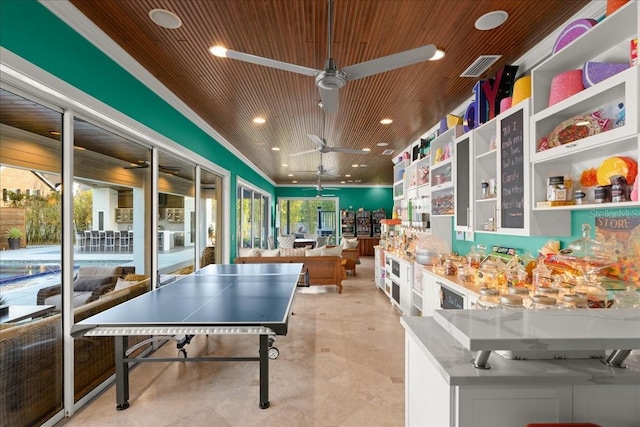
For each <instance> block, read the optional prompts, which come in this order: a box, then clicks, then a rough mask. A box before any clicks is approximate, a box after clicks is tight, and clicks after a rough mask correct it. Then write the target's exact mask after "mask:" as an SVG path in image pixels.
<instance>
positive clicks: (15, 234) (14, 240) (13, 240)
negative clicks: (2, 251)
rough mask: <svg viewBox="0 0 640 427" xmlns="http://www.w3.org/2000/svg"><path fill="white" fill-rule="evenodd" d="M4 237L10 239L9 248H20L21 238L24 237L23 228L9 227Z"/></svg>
mask: <svg viewBox="0 0 640 427" xmlns="http://www.w3.org/2000/svg"><path fill="white" fill-rule="evenodd" d="M4 237H6V238H7V240H8V241H9V249H19V248H20V240H21V239H22V230H20V229H19V228H18V227H11V228H9V229H8V230H7V231H6V233H5V234H4Z"/></svg>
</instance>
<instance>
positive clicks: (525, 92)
mask: <svg viewBox="0 0 640 427" xmlns="http://www.w3.org/2000/svg"><path fill="white" fill-rule="evenodd" d="M530 96H531V76H524V77H520V78H519V79H518V80H516V82H515V83H514V84H513V95H512V96H511V105H512V106H513V105H518V103H520V102H521V101H524V100H525V99H527V98H529V97H530Z"/></svg>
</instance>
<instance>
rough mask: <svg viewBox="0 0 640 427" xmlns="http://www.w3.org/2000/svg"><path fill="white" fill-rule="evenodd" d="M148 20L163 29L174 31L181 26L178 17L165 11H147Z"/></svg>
mask: <svg viewBox="0 0 640 427" xmlns="http://www.w3.org/2000/svg"><path fill="white" fill-rule="evenodd" d="M149 18H151V20H152V21H153V22H154V23H155V24H156V25H159V26H161V27H163V28H168V29H170V30H175V29H176V28H180V27H181V26H182V20H181V19H180V17H178V15H176V14H175V13H173V12H169V11H168V10H165V9H152V10H150V11H149Z"/></svg>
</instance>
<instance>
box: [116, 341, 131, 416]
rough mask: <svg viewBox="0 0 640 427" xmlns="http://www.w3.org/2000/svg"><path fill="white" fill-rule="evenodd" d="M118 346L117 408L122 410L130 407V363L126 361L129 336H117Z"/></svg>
mask: <svg viewBox="0 0 640 427" xmlns="http://www.w3.org/2000/svg"><path fill="white" fill-rule="evenodd" d="M115 340H116V342H115V348H116V409H117V410H118V411H122V410H124V409H127V408H128V407H129V363H128V362H125V361H124V357H125V351H126V349H127V347H128V343H129V338H128V337H125V336H117V337H115Z"/></svg>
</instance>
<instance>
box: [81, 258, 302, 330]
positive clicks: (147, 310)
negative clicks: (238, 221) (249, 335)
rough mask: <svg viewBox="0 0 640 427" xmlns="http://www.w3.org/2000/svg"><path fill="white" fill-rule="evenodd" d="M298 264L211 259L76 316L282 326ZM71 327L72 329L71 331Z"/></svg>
mask: <svg viewBox="0 0 640 427" xmlns="http://www.w3.org/2000/svg"><path fill="white" fill-rule="evenodd" d="M301 270H302V264H297V263H296V264H294V263H289V264H211V265H208V266H206V267H204V268H202V269H200V270H198V271H196V272H195V273H193V274H190V275H187V276H183V277H182V278H180V279H178V280H176V281H174V282H172V283H170V284H168V285H164V286H162V287H160V288H158V289H155V290H153V291H151V292H148V293H146V294H143V295H140V296H139V297H136V298H134V299H131V300H129V301H127V302H124V303H122V304H119V305H117V306H115V307H112V308H110V309H107V310H105V311H103V312H101V313H98V314H96V315H94V316H91V317H89V318H87V319H84V320H82V321H80V322H78V323H77V324H76V325H75V326H74V328H73V329H74V330H76V331H79V330H86V329H89V328H91V327H100V326H102V327H130V326H150V327H156V326H160V327H161V326H185V325H189V326H256V325H259V326H274V325H275V326H280V327H277V328H276V329H280V330H282V327H281V326H283V325H284V326H285V328H284V331H285V333H286V323H287V320H288V316H289V313H291V310H292V308H293V307H292V306H293V300H294V297H295V292H296V287H297V282H298V278H299V274H300V272H301ZM72 332H73V331H72Z"/></svg>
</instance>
